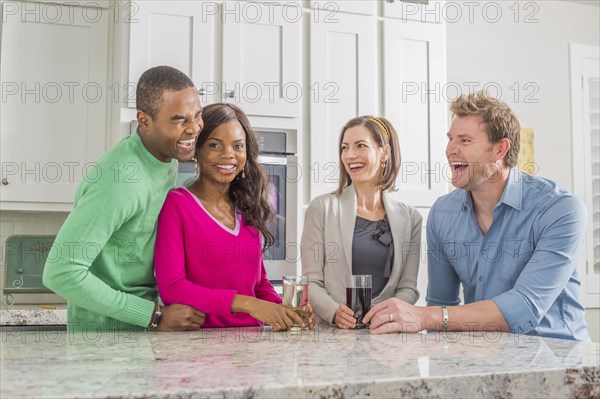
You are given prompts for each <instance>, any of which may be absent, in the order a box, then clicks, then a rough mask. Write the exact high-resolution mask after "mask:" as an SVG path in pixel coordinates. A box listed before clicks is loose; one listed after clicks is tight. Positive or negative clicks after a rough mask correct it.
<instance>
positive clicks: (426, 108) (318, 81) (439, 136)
mask: <svg viewBox="0 0 600 399" xmlns="http://www.w3.org/2000/svg"><path fill="white" fill-rule="evenodd" d="M336 19H337V22H335V23H327V22H325V21H320V22H314V21H311V25H310V26H311V32H310V33H311V42H310V55H311V56H310V60H311V61H310V76H311V79H310V85H311V86H310V89H311V90H310V94H311V98H310V99H309V101H310V115H311V118H310V155H311V159H310V164H309V165H307V168H308V171H307V172H306V173H305V176H306V178H308V179H309V183H308V186H309V189H310V191H309V192H310V197H311V198H314V197H316V196H317V195H320V194H323V193H326V192H331V191H334V190H335V189H336V188H337V184H338V180H339V167H338V157H339V156H338V153H339V151H338V137H339V133H340V130H341V128H342V127H343V126H344V124H345V123H346V122H347V121H348V120H349V119H351V118H352V117H355V116H358V115H366V114H373V115H381V116H384V117H386V118H388V119H389V120H390V122H391V123H392V125H393V126H394V127H395V128H396V130H397V132H398V136H399V141H400V151H401V155H402V169H401V173H400V175H399V177H398V180H397V186H398V191H396V192H394V193H393V195H394V196H396V197H397V198H398V199H399V200H401V201H404V202H406V203H409V204H411V205H414V206H419V207H429V206H431V205H432V204H433V202H434V201H435V200H436V199H437V198H438V197H439V196H441V195H443V194H445V193H446V192H447V189H448V184H449V178H450V175H449V170H448V169H447V164H446V161H445V156H444V147H445V143H446V137H445V133H446V129H447V126H446V124H447V111H446V108H447V98H448V93H447V91H448V87H447V84H446V77H445V73H446V57H445V25H444V24H442V23H439V24H437V23H423V22H416V21H402V20H398V19H393V18H384V19H383V21H381V22H379V23H380V24H381V25H380V27H381V30H380V32H381V34H380V35H378V34H377V25H376V24H377V22H376V21H375V18H374V17H370V16H363V15H352V14H346V13H342V12H340V13H337V14H336ZM379 48H381V49H382V51H381V52H380V53H378V51H377V49H379ZM378 76H379V77H380V78H379V79H378V78H377V77H378Z"/></svg>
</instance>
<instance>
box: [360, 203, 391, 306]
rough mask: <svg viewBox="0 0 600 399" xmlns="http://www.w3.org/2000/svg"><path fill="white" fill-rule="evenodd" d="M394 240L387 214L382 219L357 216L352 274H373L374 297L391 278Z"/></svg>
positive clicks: (372, 290)
mask: <svg viewBox="0 0 600 399" xmlns="http://www.w3.org/2000/svg"><path fill="white" fill-rule="evenodd" d="M393 260H394V241H393V239H392V232H391V231H390V225H389V221H388V218H387V215H386V216H385V217H384V218H383V219H382V220H368V219H365V218H361V217H360V216H357V217H356V223H355V225H354V237H353V238H352V274H368V275H371V288H372V289H371V292H372V294H373V298H375V297H376V296H377V295H379V294H380V293H381V291H383V288H384V287H385V285H386V284H387V282H388V280H389V279H390V273H391V271H392V261H393Z"/></svg>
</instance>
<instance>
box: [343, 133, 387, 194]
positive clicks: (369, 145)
mask: <svg viewBox="0 0 600 399" xmlns="http://www.w3.org/2000/svg"><path fill="white" fill-rule="evenodd" d="M341 150H342V154H341V157H342V163H343V164H344V168H346V172H348V175H350V178H351V179H352V181H353V182H354V183H355V184H356V183H358V182H368V183H372V184H377V183H378V182H379V179H380V177H381V163H382V162H383V160H384V151H383V149H382V148H381V147H379V146H377V143H375V140H373V135H372V134H371V132H370V131H369V129H368V128H367V127H365V126H362V125H357V126H352V127H351V128H348V130H346V131H345V132H344V138H343V140H342V147H341Z"/></svg>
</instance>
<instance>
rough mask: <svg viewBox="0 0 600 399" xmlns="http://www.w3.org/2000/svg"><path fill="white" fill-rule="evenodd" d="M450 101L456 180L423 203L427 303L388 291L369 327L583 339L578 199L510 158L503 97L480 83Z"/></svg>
mask: <svg viewBox="0 0 600 399" xmlns="http://www.w3.org/2000/svg"><path fill="white" fill-rule="evenodd" d="M451 111H452V113H453V116H454V118H453V122H452V125H451V127H450V131H449V132H448V145H447V147H446V157H447V158H448V162H449V164H450V167H451V170H452V184H453V185H454V186H455V187H456V188H458V189H457V190H454V191H453V192H451V193H450V194H447V195H445V196H443V197H441V198H439V199H438V200H437V201H436V203H435V204H434V205H433V207H432V208H431V211H430V213H429V217H428V221H427V253H428V278H429V284H428V287H427V298H426V299H427V305H428V307H417V306H412V305H409V304H406V303H402V302H400V301H394V300H389V301H385V302H382V303H380V304H378V305H376V306H374V307H373V309H372V310H371V311H370V312H369V313H368V314H367V315H366V316H365V318H364V320H365V322H370V323H371V326H370V328H371V331H372V332H373V333H385V332H393V331H417V330H422V329H438V330H442V331H445V330H448V331H480V330H488V331H492V330H493V331H504V332H512V333H515V334H531V335H541V336H546V337H554V338H563V339H575V340H581V341H589V340H590V338H589V335H588V332H587V327H586V324H585V320H584V313H585V309H584V307H583V306H582V304H581V302H580V300H579V293H578V291H579V286H580V281H579V280H578V278H577V270H576V269H577V265H576V253H577V249H578V247H579V245H580V244H581V242H582V241H583V237H584V235H585V226H586V211H585V207H584V205H583V203H582V202H581V201H579V200H578V199H577V198H575V197H574V196H573V195H571V194H570V193H568V192H567V191H565V190H563V189H562V188H560V187H558V186H557V185H556V184H555V183H554V182H552V181H550V180H547V179H543V178H540V177H535V176H530V175H527V174H523V173H521V172H520V171H519V170H518V169H517V168H516V165H517V159H518V154H519V144H520V125H519V121H518V120H517V118H516V116H515V115H514V114H513V112H512V111H511V109H510V108H509V107H508V106H507V105H506V104H505V103H503V102H501V101H498V100H497V99H494V98H492V97H489V96H488V95H487V94H486V93H484V92H479V93H475V94H471V95H469V96H461V97H460V98H458V99H456V100H455V101H454V102H453V103H452V105H451ZM461 284H462V286H463V294H464V301H465V305H462V306H461V305H460V298H459V289H460V285H461ZM447 306H448V307H447Z"/></svg>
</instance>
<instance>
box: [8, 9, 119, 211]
mask: <svg viewBox="0 0 600 399" xmlns="http://www.w3.org/2000/svg"><path fill="white" fill-rule="evenodd" d="M6 6H7V3H3V7H6ZM54 7H57V8H60V9H61V15H62V16H60V17H57V18H56V19H54V18H53V19H52V20H45V19H44V18H33V19H27V18H25V19H23V20H22V19H21V15H19V14H10V13H6V12H4V18H5V22H4V23H3V25H2V44H1V48H2V61H1V68H2V82H3V97H5V98H3V101H2V103H1V104H0V107H1V111H0V112H1V114H2V118H1V126H0V130H1V132H2V149H1V154H2V159H1V161H2V178H3V179H7V180H8V183H9V184H8V185H2V189H1V194H0V199H1V201H2V202H3V204H2V208H3V209H29V208H30V207H31V204H32V203H38V204H39V203H42V202H43V203H48V204H64V205H65V206H67V208H65V209H68V206H69V205H68V204H70V203H72V202H73V198H74V195H75V190H76V187H77V184H78V183H79V182H80V181H81V179H82V177H83V175H84V173H85V171H86V170H87V169H88V168H89V167H90V163H91V162H94V161H96V160H97V159H98V158H99V157H100V155H102V153H103V152H104V150H105V137H106V131H105V127H106V104H107V99H108V98H110V97H111V93H109V92H108V88H107V84H106V83H107V82H106V76H107V61H106V59H107V51H108V48H107V45H108V16H107V11H106V10H101V9H98V13H99V15H100V18H99V19H98V20H95V21H93V22H91V21H88V20H86V19H85V18H83V14H82V13H77V12H71V13H69V9H68V8H67V7H66V6H62V5H54ZM57 15H58V14H57ZM4 89H7V90H6V91H5V90H4ZM27 203H29V204H30V205H26V204H27ZM49 207H50V208H52V206H51V205H50V206H49Z"/></svg>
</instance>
